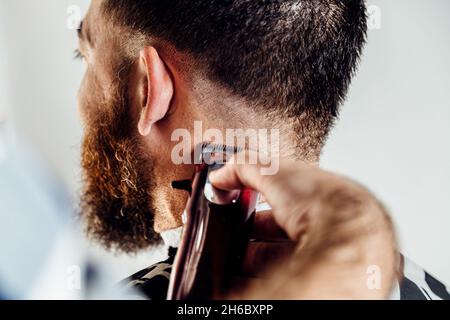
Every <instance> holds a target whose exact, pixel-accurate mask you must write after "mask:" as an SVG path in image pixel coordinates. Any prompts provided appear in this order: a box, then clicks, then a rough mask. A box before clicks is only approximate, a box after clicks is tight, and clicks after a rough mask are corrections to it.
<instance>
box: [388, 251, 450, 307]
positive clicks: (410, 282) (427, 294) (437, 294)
mask: <svg viewBox="0 0 450 320" xmlns="http://www.w3.org/2000/svg"><path fill="white" fill-rule="evenodd" d="M402 258H403V280H402V281H401V282H400V283H397V285H396V286H395V288H394V290H393V292H392V295H391V300H450V290H449V289H448V288H447V287H446V286H445V285H444V284H443V283H442V282H440V281H438V280H437V279H436V278H434V277H433V276H431V275H430V274H429V273H428V272H426V271H425V270H423V269H422V268H421V267H419V266H418V265H416V264H415V263H414V262H412V261H411V260H409V259H408V258H405V257H402Z"/></svg>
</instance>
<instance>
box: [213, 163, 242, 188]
mask: <svg viewBox="0 0 450 320" xmlns="http://www.w3.org/2000/svg"><path fill="white" fill-rule="evenodd" d="M236 170H237V168H236V166H235V165H234V164H226V165H225V166H223V167H222V168H220V169H218V170H215V171H212V172H211V173H210V174H209V180H210V181H211V183H212V184H213V186H214V187H216V188H218V189H222V190H236V189H242V188H243V187H244V185H243V183H242V181H241V179H240V178H239V177H238V175H237V172H236Z"/></svg>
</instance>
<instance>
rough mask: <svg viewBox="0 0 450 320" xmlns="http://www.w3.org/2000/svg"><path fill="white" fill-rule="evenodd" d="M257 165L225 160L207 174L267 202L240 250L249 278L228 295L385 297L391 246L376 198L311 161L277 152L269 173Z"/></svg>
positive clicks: (391, 275) (392, 267)
mask: <svg viewBox="0 0 450 320" xmlns="http://www.w3.org/2000/svg"><path fill="white" fill-rule="evenodd" d="M231 163H233V162H232V161H231ZM246 163H248V161H247V162H246ZM261 168H263V166H262V165H248V164H247V165H237V164H227V165H226V166H225V167H224V168H222V169H221V170H218V171H216V172H214V173H213V174H212V175H211V176H210V179H211V182H212V183H213V184H214V185H215V186H216V187H217V188H221V189H229V190H232V189H241V188H243V187H248V188H252V189H254V190H257V191H259V192H260V193H261V194H262V195H263V196H264V197H265V198H266V199H267V202H268V203H269V204H270V205H271V207H272V210H273V211H272V212H266V213H260V214H258V215H257V217H256V221H255V228H254V234H253V236H252V238H253V239H255V240H254V241H252V242H251V243H250V245H249V247H248V250H247V257H246V261H245V264H244V272H246V274H247V275H248V276H249V277H253V279H254V280H253V281H246V282H245V285H244V286H240V287H239V290H237V291H234V292H233V293H232V295H231V298H244V299H245V298H249V299H384V298H387V297H388V295H389V293H390V290H391V288H392V285H393V283H394V280H395V276H396V265H397V258H398V254H397V251H396V242H395V235H394V231H393V227H392V223H391V221H390V219H389V217H388V215H387V213H386V211H385V210H384V208H383V207H382V205H380V203H379V202H378V201H377V199H375V197H374V196H373V195H371V194H370V193H369V192H368V191H367V190H366V189H365V188H363V187H362V186H360V185H358V184H357V183H355V182H353V181H351V180H349V179H346V178H343V177H340V176H338V175H335V174H332V173H329V172H326V171H323V170H321V169H319V168H317V167H314V166H309V165H305V164H302V163H298V162H291V161H288V160H281V161H280V166H279V171H278V173H277V174H275V175H271V176H269V175H262V174H261Z"/></svg>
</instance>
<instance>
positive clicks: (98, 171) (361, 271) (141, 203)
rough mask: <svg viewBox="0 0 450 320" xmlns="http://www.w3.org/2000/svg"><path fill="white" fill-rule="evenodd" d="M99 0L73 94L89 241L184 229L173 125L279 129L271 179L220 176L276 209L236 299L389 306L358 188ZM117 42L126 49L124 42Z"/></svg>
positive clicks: (370, 208)
mask: <svg viewBox="0 0 450 320" xmlns="http://www.w3.org/2000/svg"><path fill="white" fill-rule="evenodd" d="M101 3H102V1H101V0H94V1H92V3H91V7H90V9H89V11H88V13H87V15H86V17H85V19H84V22H83V28H82V31H81V34H80V46H79V50H80V52H81V54H82V56H83V58H84V61H85V63H86V74H85V77H84V79H83V83H82V85H81V87H80V91H79V109H80V114H81V118H82V119H83V123H84V125H85V137H84V141H83V149H82V164H83V172H84V173H83V177H84V182H85V184H84V190H83V191H84V192H83V197H82V205H81V207H82V215H83V217H84V218H85V219H86V221H87V223H88V231H89V234H90V235H91V236H92V237H94V238H95V239H97V240H99V241H100V242H102V243H103V244H104V245H105V246H107V247H110V248H114V249H120V250H124V251H127V252H132V251H137V250H139V249H142V248H146V247H148V246H149V245H152V244H155V243H157V242H158V240H159V236H158V233H159V232H162V231H165V230H169V229H172V228H175V227H178V226H180V225H181V213H182V212H183V209H184V206H185V203H186V198H187V195H186V193H184V192H182V191H176V190H173V189H172V188H171V187H170V183H171V181H173V180H181V179H186V178H190V177H191V175H192V172H193V168H192V166H190V165H175V164H174V163H173V162H172V160H171V151H172V149H173V148H174V147H175V145H176V144H177V142H173V141H171V139H170V138H171V134H172V132H173V131H174V130H175V129H179V128H185V129H187V130H188V131H189V132H193V124H194V121H202V124H203V130H204V131H205V130H207V129H209V128H214V129H220V130H222V131H223V132H224V131H225V128H227V127H228V128H230V127H231V128H254V129H258V128H278V129H279V130H280V132H281V135H280V153H281V154H282V155H283V157H284V158H286V159H284V160H283V161H281V168H280V171H279V173H278V174H277V175H275V176H270V177H268V176H261V175H259V171H258V170H257V169H258V168H259V167H258V166H248V167H247V166H229V167H226V168H225V169H224V171H222V176H221V177H219V178H217V177H216V180H215V181H216V183H217V186H218V187H221V188H224V189H227V188H228V189H229V188H231V189H233V188H237V187H240V186H249V187H253V188H255V189H257V190H259V191H260V192H262V193H263V194H264V195H265V196H266V198H267V200H268V202H269V203H270V204H271V205H272V207H273V208H274V211H273V213H266V214H265V215H259V216H258V217H257V219H256V220H257V221H256V224H255V230H254V238H255V239H256V240H257V241H255V242H253V243H252V244H251V245H250V246H249V248H248V255H247V259H246V263H245V265H244V272H245V273H246V275H247V276H248V279H246V281H241V285H240V287H239V288H237V289H236V291H235V293H234V295H233V296H232V297H239V298H241V297H243V298H280V299H282V298H288V299H308V298H360V299H364V298H370V299H372V298H385V297H386V296H387V294H388V292H389V289H390V287H391V284H392V282H393V278H394V270H395V265H396V254H395V239H394V232H393V230H392V226H391V223H390V221H389V219H388V218H387V216H386V212H385V211H384V210H383V208H382V207H381V206H380V205H379V203H378V201H377V200H376V199H375V198H374V197H373V196H372V195H371V194H370V193H369V192H368V191H367V190H365V189H364V188H363V187H361V186H359V185H357V184H356V183H354V182H352V181H349V180H348V179H346V178H343V177H339V176H337V175H334V174H332V173H328V172H324V171H322V170H321V169H319V168H318V167H317V165H316V162H317V161H318V156H319V155H318V154H317V155H316V156H314V157H311V156H310V157H308V159H298V158H297V159H296V158H295V157H294V156H293V155H294V154H298V153H296V152H295V146H296V145H297V144H296V142H295V137H296V135H295V133H294V132H292V127H293V126H292V124H291V123H288V122H287V121H284V122H281V121H280V122H279V123H278V122H274V121H273V118H270V119H269V118H268V117H267V116H266V115H259V114H255V113H254V112H251V106H250V105H249V104H248V103H246V102H245V101H241V100H239V99H238V98H236V97H233V96H232V95H230V94H229V92H227V91H226V90H224V89H223V88H218V87H217V86H215V85H214V84H213V83H211V82H209V81H207V80H205V78H204V77H202V76H201V75H196V74H195V72H194V71H193V70H192V69H190V66H189V63H186V59H187V58H186V57H183V55H182V54H181V53H179V52H176V50H174V49H173V48H171V47H170V46H169V45H167V44H160V43H153V44H150V45H149V44H148V41H147V40H148V39H144V40H142V39H138V38H133V36H131V35H130V34H128V33H127V30H122V29H119V28H118V27H116V26H115V25H114V24H113V23H112V22H111V21H109V20H107V19H106V18H105V17H103V16H102V14H101V12H100V10H99V9H100V5H101ZM118 35H119V36H118ZM124 39H132V40H133V41H129V42H130V43H132V45H125V46H124V45H123V43H122V42H126V41H125V40H124ZM187 60H188V59H187ZM218 105H219V106H220V107H221V108H217V106H218ZM220 110H227V112H225V113H224V112H223V111H220ZM294 160H295V161H294ZM224 173H225V174H224ZM267 261H277V264H276V265H271V264H268V263H267ZM371 265H376V266H379V268H380V270H381V271H382V276H381V289H379V290H369V289H368V288H367V286H366V281H367V277H368V275H367V273H366V270H367V268H368V267H369V266H371ZM255 266H257V268H255ZM264 275H266V276H264ZM267 275H269V276H267ZM270 275H275V276H270ZM255 276H257V277H258V279H259V280H258V281H254V278H255ZM249 279H252V280H249ZM247 280H248V281H247ZM261 285H263V286H264V290H261V287H260V286H261Z"/></svg>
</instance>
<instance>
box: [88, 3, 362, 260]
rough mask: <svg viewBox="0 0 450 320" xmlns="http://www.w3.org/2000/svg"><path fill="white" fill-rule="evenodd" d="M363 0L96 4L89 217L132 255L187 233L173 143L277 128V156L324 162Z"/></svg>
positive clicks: (92, 15)
mask: <svg viewBox="0 0 450 320" xmlns="http://www.w3.org/2000/svg"><path fill="white" fill-rule="evenodd" d="M365 34H366V16H365V6H364V2H363V0H348V1H339V0H308V1H306V0H270V1H253V0H208V1H207V0H177V1H175V0H94V1H93V2H92V4H91V8H90V10H89V12H88V14H87V16H86V18H85V20H84V22H83V25H82V28H81V30H80V39H81V41H80V50H81V52H82V54H83V56H84V57H85V60H86V62H87V71H86V76H85V79H84V81H83V84H82V87H81V90H80V109H81V114H82V116H83V118H84V120H85V124H86V135H85V139H84V144H83V168H84V171H85V174H84V179H85V182H86V184H85V192H84V197H83V199H84V201H83V213H84V215H85V217H86V218H87V220H88V223H89V230H90V231H91V234H93V235H95V236H97V238H99V239H100V240H101V241H102V242H103V243H104V244H105V245H108V246H113V247H118V248H121V249H124V250H126V251H132V250H134V249H139V248H144V247H145V246H147V245H149V244H152V243H154V242H155V241H157V239H159V237H158V235H157V234H156V233H155V231H154V230H156V231H157V232H160V231H163V230H167V229H170V228H173V227H176V226H178V225H179V224H180V214H181V212H182V209H183V207H184V203H185V199H186V195H184V194H182V193H180V192H178V191H173V190H171V188H170V182H171V181H172V180H177V179H183V178H187V177H189V176H190V174H191V173H192V167H191V166H188V165H175V164H174V163H173V161H172V159H171V151H172V149H173V148H174V146H175V145H176V142H174V141H171V134H172V133H173V132H174V131H175V130H176V129H180V128H185V129H187V130H188V131H190V132H192V131H193V126H194V121H201V122H202V124H203V130H207V129H210V128H215V129H219V130H221V131H224V130H225V129H226V128H240V129H249V128H253V129H259V128H267V129H272V128H277V129H279V130H280V132H281V141H280V144H281V150H282V152H283V153H285V155H286V154H290V155H292V154H295V156H296V157H297V158H301V159H302V160H307V161H317V159H318V157H319V154H320V151H321V148H322V146H323V144H324V142H325V140H326V137H327V134H328V132H329V130H330V128H331V126H332V124H333V121H334V119H335V118H336V116H337V114H338V109H339V105H340V104H341V102H342V101H343V99H344V97H345V95H346V93H347V90H348V87H349V84H350V80H351V77H352V75H353V73H354V71H355V68H356V65H357V63H358V60H359V57H360V54H361V50H362V46H363V44H364V40H365Z"/></svg>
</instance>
